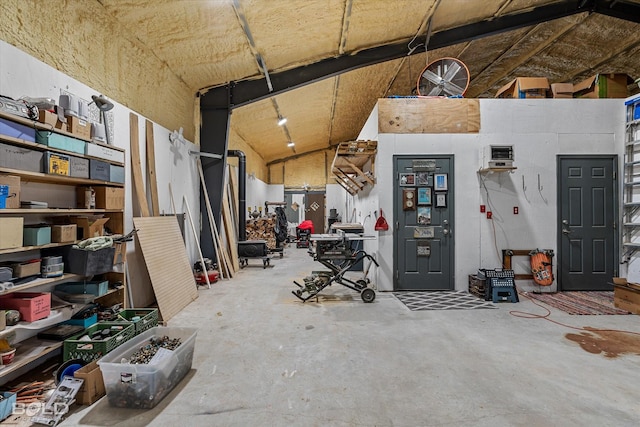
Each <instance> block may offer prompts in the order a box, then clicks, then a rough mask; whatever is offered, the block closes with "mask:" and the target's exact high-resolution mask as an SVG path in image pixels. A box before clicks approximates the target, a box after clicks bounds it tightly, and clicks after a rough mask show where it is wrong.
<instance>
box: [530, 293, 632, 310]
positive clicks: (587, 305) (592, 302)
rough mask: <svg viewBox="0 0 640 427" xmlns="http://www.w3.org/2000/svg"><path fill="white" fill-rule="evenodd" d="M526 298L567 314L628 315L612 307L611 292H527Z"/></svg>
mask: <svg viewBox="0 0 640 427" xmlns="http://www.w3.org/2000/svg"><path fill="white" fill-rule="evenodd" d="M527 296H528V297H530V298H533V299H535V300H537V301H540V302H543V303H545V304H548V305H550V306H551V307H554V308H557V309H559V310H562V311H564V312H566V313H569V314H630V313H629V312H628V311H625V310H620V309H618V308H616V307H615V306H614V305H613V291H589V292H578V291H576V292H556V293H542V294H536V293H533V292H529V293H528V294H527Z"/></svg>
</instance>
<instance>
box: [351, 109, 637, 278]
mask: <svg viewBox="0 0 640 427" xmlns="http://www.w3.org/2000/svg"><path fill="white" fill-rule="evenodd" d="M480 119H481V128H480V132H479V133H477V134H379V133H378V127H377V123H378V122H377V120H378V114H377V107H376V108H375V109H374V110H373V112H372V114H371V116H370V118H369V120H368V121H367V122H366V124H365V126H364V128H363V129H362V132H361V134H360V136H359V137H358V139H374V140H378V154H377V158H376V165H375V166H376V179H377V184H376V186H375V187H374V188H373V189H371V190H369V191H368V192H361V193H359V194H358V195H356V196H355V197H352V198H351V199H352V204H353V206H354V207H355V208H356V210H357V211H361V212H363V213H364V212H369V211H371V210H375V209H376V208H382V209H383V211H384V213H385V216H386V218H387V221H388V222H389V225H390V229H389V231H386V232H376V234H377V235H378V237H379V238H378V240H377V241H368V242H367V244H366V246H365V247H366V249H367V250H368V251H370V252H372V253H375V254H376V258H377V259H378V261H379V262H380V269H379V271H378V277H377V286H378V289H380V290H393V281H392V277H393V276H392V274H393V271H394V270H393V245H394V243H393V226H394V221H393V186H394V185H395V180H394V179H393V176H392V172H393V156H394V155H400V154H408V155H411V154H416V155H418V154H420V155H429V154H453V156H454V167H455V189H454V191H455V196H454V197H455V223H454V224H453V230H452V231H453V236H454V238H455V263H454V265H455V273H454V274H455V288H456V289H458V290H466V289H467V286H468V277H467V276H468V275H469V274H472V273H474V272H475V271H477V269H478V268H498V267H500V266H501V259H500V258H499V255H498V254H499V253H500V254H501V250H502V249H505V248H511V249H533V248H541V249H542V248H544V249H553V250H554V251H556V252H557V200H556V198H557V193H556V176H557V175H556V169H557V166H556V165H557V156H558V155H560V154H567V155H570V154H616V155H618V165H619V169H620V168H621V165H622V162H623V152H624V102H623V100H621V99H600V100H586V99H585V100H582V99H581V100H562V99H559V100H555V99H546V100H497V99H481V100H480ZM492 144H494V145H496V144H497V145H513V146H514V152H515V166H516V167H517V168H518V169H517V170H516V171H515V172H513V173H499V174H488V175H484V176H483V178H484V185H486V190H485V187H484V186H483V185H482V181H481V179H482V178H481V176H480V175H479V174H478V173H477V171H478V169H480V167H481V166H482V165H483V155H484V150H485V147H487V146H489V145H492ZM619 176H620V175H619ZM538 177H539V184H538ZM619 181H620V184H621V180H619ZM487 192H488V198H487ZM345 197H347V198H349V197H351V196H345ZM481 204H484V205H488V207H489V208H490V209H491V210H492V212H493V214H494V221H493V223H494V224H495V229H496V232H495V241H496V242H497V250H496V245H495V244H494V231H493V225H492V222H491V221H490V220H488V219H486V216H485V214H481V213H480V208H479V207H480V205H481ZM515 206H517V207H518V208H519V214H518V215H514V214H513V207H515ZM365 228H366V229H367V231H369V228H368V227H365ZM500 256H501V255H500ZM513 261H514V270H515V271H516V273H527V272H528V271H527V268H528V259H527V258H526V257H521V258H520V257H514V258H513ZM639 264H640V263H638V262H635V263H634V262H632V263H631V264H630V265H629V271H628V277H629V279H630V280H637V279H634V277H633V276H636V277H638V276H640V272H638V267H637V266H638V265H639ZM620 268H621V270H622V271H621V272H620V274H621V275H626V274H627V271H626V270H627V266H626V265H621V266H620ZM554 274H556V277H557V270H556V264H555V259H554ZM532 284H533V282H532V281H521V282H520V283H519V285H520V286H521V288H522V289H525V290H527V289H533V287H532ZM552 289H554V290H555V284H554V286H553V288H552Z"/></svg>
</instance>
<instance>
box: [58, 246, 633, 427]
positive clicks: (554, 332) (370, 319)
mask: <svg viewBox="0 0 640 427" xmlns="http://www.w3.org/2000/svg"><path fill="white" fill-rule="evenodd" d="M272 266H273V267H272V268H268V269H266V270H263V269H262V263H261V261H260V260H251V261H249V266H248V267H246V268H245V269H244V270H242V271H241V272H240V273H239V274H238V275H237V276H236V278H234V279H233V280H230V281H222V282H219V283H216V284H215V285H213V288H212V289H210V290H208V289H203V290H201V291H199V298H198V299H197V300H196V301H195V302H193V303H192V304H191V305H189V306H188V307H187V308H186V309H184V310H183V311H182V312H181V313H179V314H178V315H177V316H176V317H174V318H173V319H171V321H170V322H169V325H170V326H182V327H196V328H198V338H197V342H196V351H195V357H194V361H193V369H192V370H191V372H190V373H189V374H188V375H187V377H186V378H185V379H184V380H183V381H182V382H181V383H180V385H179V386H178V387H177V388H176V389H174V391H173V392H172V393H171V394H169V395H168V396H167V397H166V398H165V399H164V400H163V401H162V402H161V403H160V404H159V405H158V406H157V407H156V408H154V409H152V410H148V411H143V410H123V409H117V408H111V407H109V405H108V403H107V399H102V400H100V401H99V402H97V403H96V404H94V405H93V406H90V407H88V408H85V409H83V410H81V411H76V412H75V413H73V414H72V415H71V416H69V417H68V419H67V420H66V421H65V422H64V423H63V424H61V425H64V426H73V425H83V426H85V425H95V426H127V427H135V426H146V425H153V426H179V425H189V426H263V425H269V426H291V425H296V426H492V427H495V426H528V427H530V426H637V425H639V424H640V387H639V386H638V376H639V375H640V374H639V373H638V372H639V369H640V364H639V362H640V356H638V355H637V354H636V355H621V356H620V357H617V358H608V357H605V356H604V355H603V354H592V353H589V352H587V351H585V350H584V349H582V348H581V347H580V346H579V345H578V344H576V343H575V342H572V341H570V340H568V339H567V338H566V337H565V335H566V334H568V333H578V332H577V331H573V330H571V329H567V328H565V327H562V326H559V325H556V324H553V323H551V322H548V321H546V320H541V319H523V318H518V317H514V316H512V315H510V314H509V311H510V310H513V309H516V310H521V311H530V312H534V313H540V314H543V313H544V310H542V309H541V308H539V307H536V306H535V305H533V304H532V303H531V302H530V301H528V300H527V299H526V298H521V300H522V302H520V303H518V304H508V303H503V304H500V305H499V308H498V309H494V310H491V309H481V310H452V311H419V312H411V311H409V310H408V309H407V308H406V307H405V306H404V305H403V304H402V303H400V302H399V301H398V300H397V299H396V298H395V297H394V296H393V295H391V294H389V293H381V294H378V296H377V298H376V300H375V302H374V303H372V304H364V303H363V302H362V301H361V300H360V298H359V296H358V295H357V294H356V293H355V292H352V291H350V290H348V289H346V288H344V287H342V286H332V287H331V288H329V290H328V292H327V293H326V294H327V295H331V296H336V298H333V299H329V300H327V301H324V302H321V303H315V302H311V303H305V304H302V303H301V302H299V301H298V300H297V299H295V297H294V296H293V295H291V290H292V289H294V288H295V287H294V285H293V283H292V280H293V279H301V278H302V277H304V276H305V275H307V274H309V273H310V271H311V270H315V269H319V267H320V265H319V264H317V263H315V262H313V261H312V260H311V258H310V257H309V256H308V255H307V254H306V250H304V249H296V248H295V247H292V248H287V249H286V250H285V257H284V258H283V259H278V258H275V259H274V260H273V261H272ZM552 318H553V319H555V320H557V321H560V322H564V323H567V324H570V325H573V326H577V327H582V326H591V327H595V328H616V329H625V330H631V331H636V332H640V324H639V322H638V321H639V317H638V316H632V315H627V316H571V315H568V314H566V313H563V312H561V311H558V310H555V309H552ZM635 338H638V336H635ZM637 342H638V341H637V340H636V341H635V343H636V344H635V345H636V347H635V352H636V353H640V347H638V346H637Z"/></svg>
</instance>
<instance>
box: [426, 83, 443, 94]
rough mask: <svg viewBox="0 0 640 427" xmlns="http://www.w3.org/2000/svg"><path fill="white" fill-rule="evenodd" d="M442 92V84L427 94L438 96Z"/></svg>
mask: <svg viewBox="0 0 640 427" xmlns="http://www.w3.org/2000/svg"><path fill="white" fill-rule="evenodd" d="M441 93H442V86H440V85H437V86H434V87H433V88H431V90H430V91H429V93H428V94H427V96H438V95H440V94H441Z"/></svg>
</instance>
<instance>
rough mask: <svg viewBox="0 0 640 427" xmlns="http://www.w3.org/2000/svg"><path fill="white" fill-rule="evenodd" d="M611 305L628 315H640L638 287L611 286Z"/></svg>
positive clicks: (632, 284)
mask: <svg viewBox="0 0 640 427" xmlns="http://www.w3.org/2000/svg"><path fill="white" fill-rule="evenodd" d="M613 305H615V306H616V308H619V309H621V310H626V311H628V312H630V313H635V314H640V285H638V284H635V283H627V284H624V285H617V284H615V283H614V285H613Z"/></svg>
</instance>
